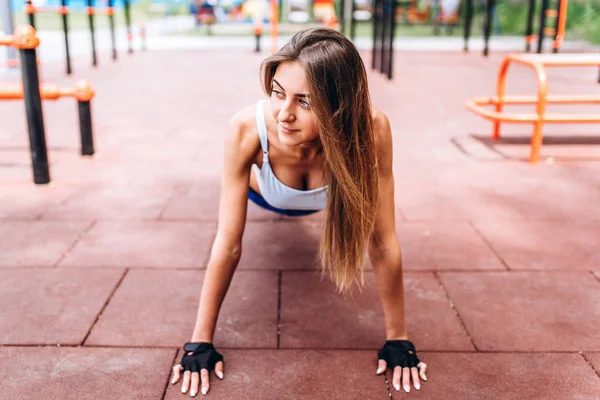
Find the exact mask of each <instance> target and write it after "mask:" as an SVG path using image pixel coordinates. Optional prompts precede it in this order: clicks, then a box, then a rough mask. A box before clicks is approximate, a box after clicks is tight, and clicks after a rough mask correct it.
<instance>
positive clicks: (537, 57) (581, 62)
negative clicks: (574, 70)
mask: <svg viewBox="0 0 600 400" xmlns="http://www.w3.org/2000/svg"><path fill="white" fill-rule="evenodd" d="M508 58H509V59H510V60H511V61H514V62H517V63H519V64H524V65H528V66H533V65H541V66H549V67H589V66H592V67H593V66H597V65H600V54H597V53H575V54H574V53H563V54H528V53H525V54H510V55H509V56H508Z"/></svg>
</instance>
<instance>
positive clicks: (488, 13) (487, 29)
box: [483, 0, 496, 57]
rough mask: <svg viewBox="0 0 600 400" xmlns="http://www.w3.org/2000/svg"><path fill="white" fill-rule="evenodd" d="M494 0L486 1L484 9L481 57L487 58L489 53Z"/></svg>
mask: <svg viewBox="0 0 600 400" xmlns="http://www.w3.org/2000/svg"><path fill="white" fill-rule="evenodd" d="M495 3H496V1H495V0H487V4H486V8H485V22H484V25H483V41H484V47H483V55H484V56H486V57H487V56H488V54H489V52H490V48H489V43H490V34H491V32H492V13H493V12H494V8H495V7H494V6H495Z"/></svg>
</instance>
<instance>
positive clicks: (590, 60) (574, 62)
mask: <svg viewBox="0 0 600 400" xmlns="http://www.w3.org/2000/svg"><path fill="white" fill-rule="evenodd" d="M513 63H516V64H520V65H523V66H526V67H529V68H532V69H533V70H534V72H535V74H536V79H537V87H538V89H537V95H534V96H506V95H505V87H506V75H507V72H508V69H509V66H510V65H511V64H513ZM589 66H600V54H594V53H589V54H588V53H581V54H511V55H509V56H507V57H506V58H505V59H504V61H503V62H502V64H501V66H500V71H499V73H498V85H497V88H496V96H494V97H477V98H474V99H472V100H469V101H467V103H466V106H467V108H468V109H469V110H471V111H473V112H474V113H476V114H478V115H480V116H482V117H483V118H485V119H487V120H490V121H492V122H493V123H494V128H493V134H492V139H493V140H498V139H499V138H500V124H501V123H502V122H512V123H524V124H533V133H532V137H531V151H530V155H529V161H530V162H531V163H537V162H538V161H539V158H540V150H541V146H542V139H543V133H542V129H543V127H544V124H547V123H600V112H599V113H594V114H551V113H547V112H546V106H547V105H548V104H590V103H600V95H585V96H582V95H562V96H550V95H548V75H547V73H546V69H547V68H548V67H589ZM509 104H535V107H536V112H535V113H508V112H505V111H504V110H503V109H504V105H509ZM490 105H492V106H494V107H495V110H493V111H492V110H489V109H486V108H485V106H490Z"/></svg>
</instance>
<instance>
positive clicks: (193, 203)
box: [161, 180, 281, 221]
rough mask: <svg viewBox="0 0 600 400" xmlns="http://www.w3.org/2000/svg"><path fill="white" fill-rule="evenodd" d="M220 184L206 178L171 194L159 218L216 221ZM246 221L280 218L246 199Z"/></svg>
mask: <svg viewBox="0 0 600 400" xmlns="http://www.w3.org/2000/svg"><path fill="white" fill-rule="evenodd" d="M220 197H221V188H220V184H219V183H218V182H216V184H215V181H211V180H207V181H206V182H203V183H202V184H195V185H193V186H191V187H189V188H187V190H182V191H179V192H178V193H176V194H175V195H173V197H172V198H171V200H170V201H169V204H168V205H167V207H166V208H165V212H164V213H163V215H162V217H161V219H164V220H200V221H218V218H219V201H220ZM247 210H248V211H247V214H246V221H257V220H258V221H261V220H276V219H281V216H280V215H279V214H276V213H274V212H271V211H268V210H265V209H263V208H262V207H260V206H258V205H256V204H254V203H253V202H252V201H250V200H248V209H247Z"/></svg>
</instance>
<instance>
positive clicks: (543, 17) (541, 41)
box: [537, 0, 548, 53]
mask: <svg viewBox="0 0 600 400" xmlns="http://www.w3.org/2000/svg"><path fill="white" fill-rule="evenodd" d="M547 10H548V0H542V10H541V13H540V27H539V35H538V48H537V52H538V53H541V52H542V48H543V46H544V29H545V28H546V11H547Z"/></svg>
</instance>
